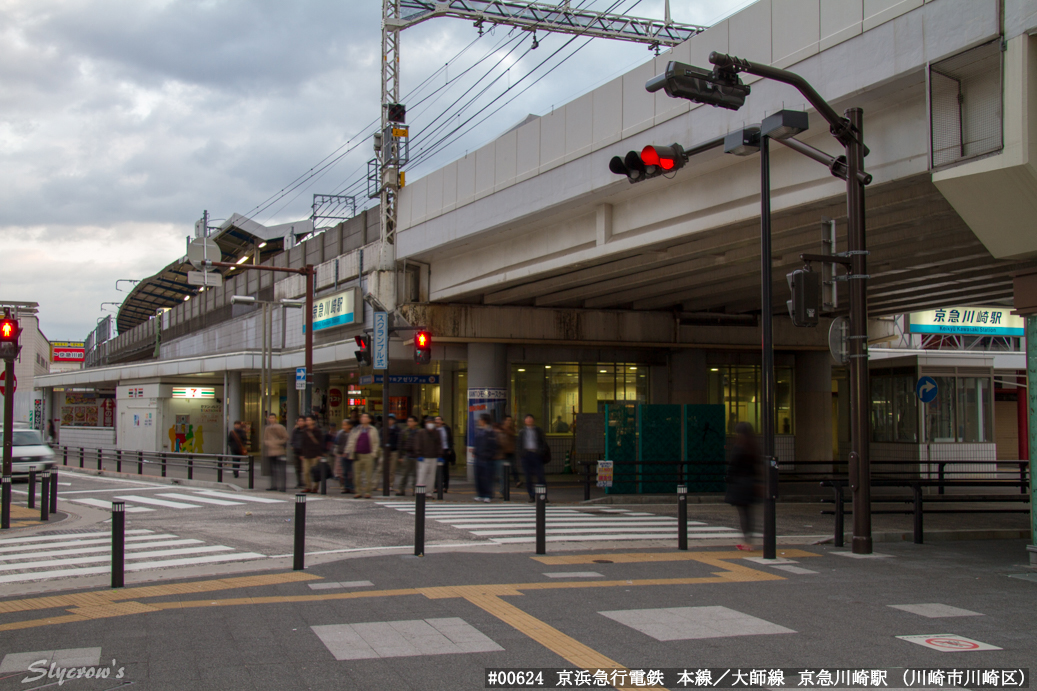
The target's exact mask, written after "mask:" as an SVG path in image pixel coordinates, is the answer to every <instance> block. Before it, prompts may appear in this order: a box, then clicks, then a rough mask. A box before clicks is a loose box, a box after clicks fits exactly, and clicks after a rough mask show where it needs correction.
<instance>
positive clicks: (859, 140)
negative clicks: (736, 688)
mask: <svg viewBox="0 0 1037 691" xmlns="http://www.w3.org/2000/svg"><path fill="white" fill-rule="evenodd" d="M709 61H710V63H712V64H713V65H714V67H715V71H716V72H720V73H727V74H730V75H731V76H732V77H734V76H735V75H736V74H737V73H738V72H746V73H748V74H754V75H756V76H758V77H763V78H764V79H772V80H774V81H778V82H782V83H785V84H788V85H790V86H792V87H795V88H796V89H797V90H798V91H799V92H800V93H801V94H802V95H803V96H804V98H806V99H807V101H808V102H809V103H810V105H812V106H813V107H814V108H815V109H816V110H817V112H818V114H819V115H821V117H823V118H824V119H825V121H826V122H827V123H828V125H829V126H830V128H831V132H832V136H834V137H835V138H836V139H837V140H838V141H839V143H840V144H842V145H843V148H844V151H845V155H846V162H845V169H846V216H847V220H848V228H849V230H848V238H847V244H848V246H849V251H848V252H847V254H848V255H849V261H850V273H849V275H848V276H847V277H846V278H847V280H848V281H849V282H850V336H849V341H850V348H849V351H850V397H851V406H852V411H851V417H850V437H851V439H850V443H851V449H852V450H851V452H850V478H849V479H850V487H851V489H852V491H853V543H852V549H853V552H854V553H856V554H870V553H871V551H872V535H871V462H870V456H869V453H868V451H869V449H868V442H869V439H870V437H871V422H870V420H869V419H868V411H869V409H870V407H871V406H870V399H871V396H870V386H869V375H868V298H867V288H868V274H867V262H866V257H867V255H868V251H867V249H866V247H865V245H866V243H865V223H864V188H865V185H866V184H868V182H869V181H870V176H868V175H867V174H866V173H865V172H864V157H865V155H867V152H868V150H867V147H866V146H864V111H863V110H861V109H860V108H851V109H849V110H847V111H846V113H845V115H844V116H840V115H839V114H838V113H837V112H836V111H835V109H833V108H832V106H831V105H829V104H828V102H827V101H825V100H824V99H823V98H822V97H821V95H820V94H818V93H817V91H816V90H815V89H814V87H813V86H811V85H810V83H809V82H807V81H806V80H805V79H803V77H801V76H799V75H798V74H795V73H794V72H789V71H788V70H782V69H778V68H776V67H771V66H770V65H760V64H757V63H754V62H750V61H748V60H743V59H741V58H737V57H734V56H732V55H725V54H723V53H716V52H714V53H711V54H710V56H709ZM832 173H833V175H838V172H837V170H836V168H835V167H833V168H832ZM840 177H841V176H840ZM768 308H769V305H764V309H765V310H766V309H768Z"/></svg>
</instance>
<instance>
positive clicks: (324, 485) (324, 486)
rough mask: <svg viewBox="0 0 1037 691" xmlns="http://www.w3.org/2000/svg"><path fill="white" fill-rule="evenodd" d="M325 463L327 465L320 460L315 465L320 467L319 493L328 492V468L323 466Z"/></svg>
mask: <svg viewBox="0 0 1037 691" xmlns="http://www.w3.org/2000/svg"><path fill="white" fill-rule="evenodd" d="M326 465H327V463H325V462H324V461H321V462H320V463H318V464H317V467H318V468H320V493H321V494H327V493H328V469H327V468H326V467H325V466H326Z"/></svg>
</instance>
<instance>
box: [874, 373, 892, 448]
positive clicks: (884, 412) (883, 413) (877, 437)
mask: <svg viewBox="0 0 1037 691" xmlns="http://www.w3.org/2000/svg"><path fill="white" fill-rule="evenodd" d="M892 385H893V377H872V379H871V438H872V441H893V394H892V391H891V389H892Z"/></svg>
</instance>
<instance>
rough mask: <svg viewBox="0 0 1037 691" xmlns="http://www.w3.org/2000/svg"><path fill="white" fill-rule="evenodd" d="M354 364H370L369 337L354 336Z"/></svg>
mask: <svg viewBox="0 0 1037 691" xmlns="http://www.w3.org/2000/svg"><path fill="white" fill-rule="evenodd" d="M355 338H356V347H357V350H356V352H355V354H356V362H357V364H358V365H364V364H367V365H370V364H371V337H370V336H362V335H361V336H356V337H355Z"/></svg>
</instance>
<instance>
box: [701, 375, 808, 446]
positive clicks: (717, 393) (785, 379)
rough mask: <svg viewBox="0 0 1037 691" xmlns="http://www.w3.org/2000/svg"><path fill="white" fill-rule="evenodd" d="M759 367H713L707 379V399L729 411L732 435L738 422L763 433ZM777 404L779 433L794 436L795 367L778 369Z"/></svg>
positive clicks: (729, 432)
mask: <svg viewBox="0 0 1037 691" xmlns="http://www.w3.org/2000/svg"><path fill="white" fill-rule="evenodd" d="M762 371H763V368H762V367H760V366H758V365H721V366H718V367H711V368H710V370H709V376H708V378H707V385H708V386H707V389H708V397H709V398H708V400H709V402H710V403H713V404H722V405H724V406H725V409H726V418H727V433H728V434H731V433H732V432H733V430H734V426H735V425H736V424H738V423H739V422H748V423H749V424H750V425H752V426H753V429H754V430H756V431H760V428H761V424H760V423H761V421H762V419H763V417H762V411H761V410H760V404H761V398H762V396H761V387H762V382H761V372H762ZM774 378H775V392H774V393H775V404H776V408H777V410H776V420H775V423H776V425H777V426H776V427H775V433H777V434H795V419H794V417H793V409H794V397H793V393H792V390H793V388H792V384H793V382H792V368H791V367H775V368H774Z"/></svg>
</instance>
